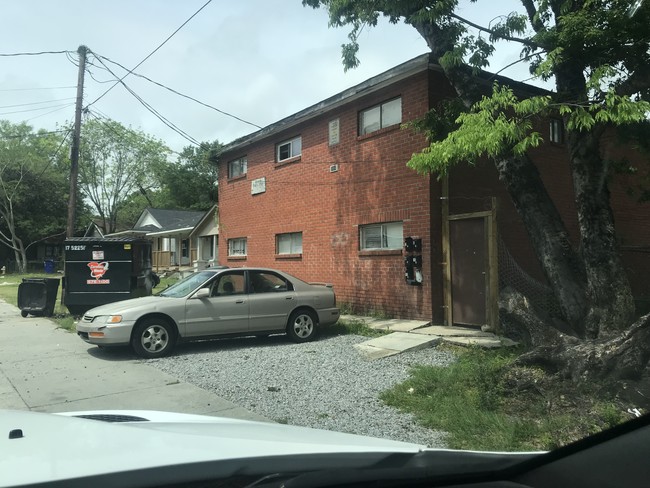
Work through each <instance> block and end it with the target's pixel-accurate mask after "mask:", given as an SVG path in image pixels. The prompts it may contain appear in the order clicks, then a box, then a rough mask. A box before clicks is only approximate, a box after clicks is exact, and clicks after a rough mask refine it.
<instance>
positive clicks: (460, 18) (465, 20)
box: [449, 13, 540, 49]
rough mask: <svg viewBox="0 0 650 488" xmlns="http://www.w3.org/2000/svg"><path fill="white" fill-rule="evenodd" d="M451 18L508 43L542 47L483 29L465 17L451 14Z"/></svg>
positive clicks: (529, 41)
mask: <svg viewBox="0 0 650 488" xmlns="http://www.w3.org/2000/svg"><path fill="white" fill-rule="evenodd" d="M449 16H450V17H452V18H454V19H456V20H459V21H461V22H462V23H464V24H467V25H469V26H470V27H474V28H475V29H478V30H480V31H483V32H487V33H488V34H491V35H492V36H494V37H496V38H498V39H504V40H506V41H513V42H518V43H520V44H523V45H524V46H528V47H532V48H535V49H539V48H540V46H539V45H538V44H537V43H535V42H533V41H531V40H530V39H522V38H520V37H514V36H504V35H503V34H498V33H497V32H496V31H494V30H493V29H488V28H487V27H483V26H482V25H478V24H475V23H474V22H471V21H469V20H467V19H464V18H463V17H461V16H459V15H456V14H454V13H450V14H449Z"/></svg>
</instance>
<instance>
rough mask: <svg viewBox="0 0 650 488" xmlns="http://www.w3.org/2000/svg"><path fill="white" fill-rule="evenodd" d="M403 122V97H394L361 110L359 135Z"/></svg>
mask: <svg viewBox="0 0 650 488" xmlns="http://www.w3.org/2000/svg"><path fill="white" fill-rule="evenodd" d="M400 122H402V98H401V97H399V98H394V99H392V100H388V101H387V102H384V103H380V104H379V105H375V106H374V107H370V108H367V109H366V110H362V111H361V112H359V135H360V136H362V135H364V134H369V133H370V132H374V131H376V130H379V129H383V128H384V127H389V126H391V125H395V124H399V123H400Z"/></svg>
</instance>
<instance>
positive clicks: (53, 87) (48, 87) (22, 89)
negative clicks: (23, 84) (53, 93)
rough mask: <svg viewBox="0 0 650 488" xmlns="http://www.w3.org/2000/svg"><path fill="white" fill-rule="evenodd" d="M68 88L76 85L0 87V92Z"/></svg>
mask: <svg viewBox="0 0 650 488" xmlns="http://www.w3.org/2000/svg"><path fill="white" fill-rule="evenodd" d="M68 88H77V87H76V85H70V86H46V87H42V88H0V92H9V91H36V90H62V89H68Z"/></svg>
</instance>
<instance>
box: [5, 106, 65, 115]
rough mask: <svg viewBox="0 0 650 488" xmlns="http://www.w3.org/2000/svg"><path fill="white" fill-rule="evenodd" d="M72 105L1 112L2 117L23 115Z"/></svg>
mask: <svg viewBox="0 0 650 488" xmlns="http://www.w3.org/2000/svg"><path fill="white" fill-rule="evenodd" d="M70 105H71V104H69V103H63V104H59V105H50V106H49V107H39V108H26V109H25V110H13V111H11V112H0V115H10V114H21V113H25V112H36V111H38V110H47V109H50V108H58V107H68V106H70Z"/></svg>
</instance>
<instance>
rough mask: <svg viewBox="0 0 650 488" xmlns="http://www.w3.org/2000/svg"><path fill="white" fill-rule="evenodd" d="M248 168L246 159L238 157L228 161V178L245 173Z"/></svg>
mask: <svg viewBox="0 0 650 488" xmlns="http://www.w3.org/2000/svg"><path fill="white" fill-rule="evenodd" d="M247 170H248V159H247V158H246V157H243V158H238V159H235V160H233V161H230V162H229V163H228V178H237V177H238V176H242V175H245V174H246V171H247Z"/></svg>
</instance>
